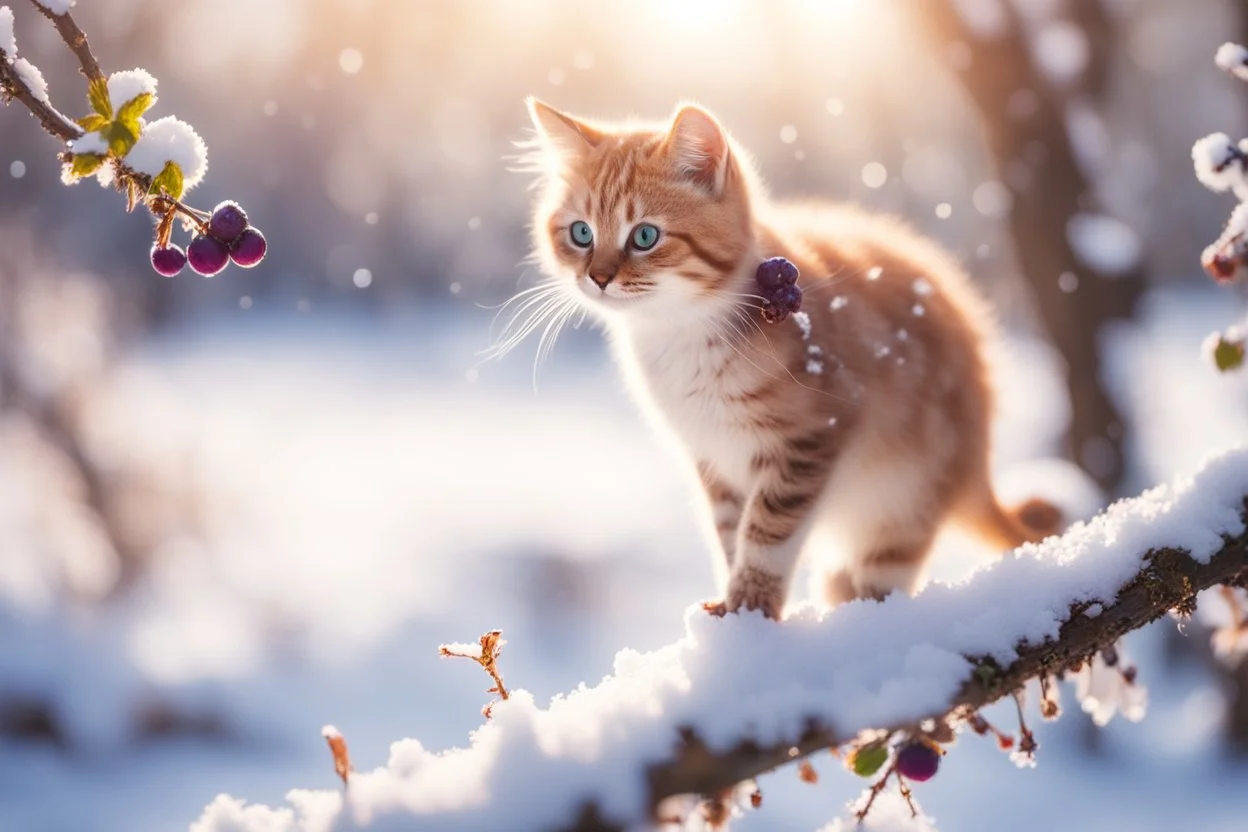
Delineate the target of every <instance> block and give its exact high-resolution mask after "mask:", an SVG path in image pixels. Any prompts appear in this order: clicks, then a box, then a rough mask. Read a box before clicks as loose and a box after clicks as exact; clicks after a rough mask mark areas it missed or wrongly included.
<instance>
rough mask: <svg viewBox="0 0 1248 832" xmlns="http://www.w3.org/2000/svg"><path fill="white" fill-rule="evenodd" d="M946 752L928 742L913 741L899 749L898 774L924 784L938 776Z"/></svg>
mask: <svg viewBox="0 0 1248 832" xmlns="http://www.w3.org/2000/svg"><path fill="white" fill-rule="evenodd" d="M944 753H945V752H944V751H942V750H941V749H940V746H938V745H936V744H935V743H933V742H928V741H926V740H911V741H910V742H907V743H906V744H905V745H903V746H902V747H901V748H899V749H897V762H896V763H895V764H894V766H895V768H896V769H897V773H898V774H899V775H901V776H902V777H905V778H906V779H908V780H913V781H914V782H916V783H923V782H926V781H928V780H931V779H932V778H933V777H935V776H936V772H937V770H938V769H939V768H940V758H941V756H942V755H943V754H944Z"/></svg>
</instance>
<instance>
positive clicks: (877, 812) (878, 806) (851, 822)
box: [819, 786, 937, 832]
mask: <svg viewBox="0 0 1248 832" xmlns="http://www.w3.org/2000/svg"><path fill="white" fill-rule="evenodd" d="M866 795H867V792H863V794H862V797H860V798H859V799H858V800H856V801H854V802H853V803H851V804H850V805H849V806H846V807H845V816H844V817H840V818H837V819H836V820H834V821H832V822H831V823H829V824H828V825H827V826H823V827H821V828H820V829H819V832H937V829H936V824H935V821H934V820H933V819H932V818H930V817H928V816H927V815H926V814H924V813H923V811H922V809H921V808H919V807H918V804H915V805H916V808H919V814H918V817H912V816H911V814H910V806H909V805H907V803H906V801H905V800H904V799H903V798H902V796H901V794H900V792H898V791H897V789H896V788H895V787H893V786H890V787H888V788H886V789H885V790H884V791H883V792H881V793H880V795H879V797H877V798H876V799H875V802H874V803H872V804H871V811H870V813H868V815H867V817H866V818H865V819H864V820H863V821H862V823H861V824H860V823H859V822H858V819H857V818H856V817H855V816H854V812H855V811H856V810H857V808H858V806H859V804H861V803H862V801H863V800H865V799H866Z"/></svg>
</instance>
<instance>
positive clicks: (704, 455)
mask: <svg viewBox="0 0 1248 832" xmlns="http://www.w3.org/2000/svg"><path fill="white" fill-rule="evenodd" d="M614 340H615V351H616V357H617V360H618V361H619V363H620V365H621V367H622V368H623V370H624V374H625V377H626V378H627V379H628V381H629V384H630V387H632V388H633V392H634V394H635V395H637V397H638V399H640V401H641V403H642V405H643V407H645V408H646V409H647V410H648V411H649V412H648V414H647V415H649V416H650V417H651V418H652V419H654V420H655V421H657V422H659V423H660V424H661V425H664V426H666V427H667V428H668V429H669V430H670V431H671V433H673V434H674V435H675V438H676V439H678V440H679V442H680V445H681V446H682V447H683V448H684V450H685V451H686V452H687V453H688V454H689V455H690V456H691V457H692V458H693V460H694V461H695V462H703V463H710V464H711V465H713V466H714V468H715V470H716V472H717V474H718V475H719V476H720V477H721V478H722V479H724V480H725V481H726V482H727V483H729V484H731V485H732V486H734V487H736V488H738V489H740V490H743V491H744V490H747V489H748V486H749V484H750V481H751V479H752V475H751V471H750V463H751V460H753V458H754V456H755V455H756V454H757V453H758V449H759V443H758V436H757V434H756V432H755V431H753V430H751V429H750V428H749V426H748V423H747V422H746V420H745V419H744V418H743V413H742V409H741V405H740V404H739V403H734V397H736V396H738V395H739V394H740V393H741V392H742V390H743V389H744V388H745V387H746V386H747V385H748V383H749V379H748V378H746V377H744V376H745V375H746V372H745V369H744V368H743V367H742V363H743V362H741V361H740V360H739V355H738V354H737V353H736V352H735V351H734V350H733V348H732V347H731V346H730V345H729V344H728V343H727V342H726V341H725V340H724V339H723V338H721V337H716V336H713V335H709V334H708V333H706V332H704V331H702V330H701V328H699V327H689V328H685V329H668V328H664V330H657V331H656V330H645V329H642V330H635V329H630V330H628V331H627V332H621V333H618V337H617V338H615V339H614Z"/></svg>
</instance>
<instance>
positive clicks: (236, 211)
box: [208, 201, 247, 244]
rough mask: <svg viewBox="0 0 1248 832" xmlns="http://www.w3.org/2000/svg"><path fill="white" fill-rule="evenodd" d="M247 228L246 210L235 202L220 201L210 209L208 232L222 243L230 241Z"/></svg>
mask: <svg viewBox="0 0 1248 832" xmlns="http://www.w3.org/2000/svg"><path fill="white" fill-rule="evenodd" d="M246 229H247V212H246V211H244V210H243V209H242V208H240V207H239V205H238V203H237V202H233V201H226V202H222V203H221V204H220V205H218V206H217V207H216V208H213V209H212V218H211V219H209V220H208V233H209V234H210V235H211V236H213V237H216V238H217V239H218V240H220V241H221V242H223V243H227V244H228V243H232V242H234V241H235V240H237V239H238V235H240V234H242V233H243V232H244V231H245V230H246Z"/></svg>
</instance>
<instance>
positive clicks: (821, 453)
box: [527, 98, 1059, 619]
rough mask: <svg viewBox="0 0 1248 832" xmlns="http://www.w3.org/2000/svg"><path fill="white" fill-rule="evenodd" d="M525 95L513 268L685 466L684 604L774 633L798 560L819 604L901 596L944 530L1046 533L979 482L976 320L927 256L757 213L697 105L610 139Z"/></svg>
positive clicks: (900, 231) (956, 284) (985, 316)
mask: <svg viewBox="0 0 1248 832" xmlns="http://www.w3.org/2000/svg"><path fill="white" fill-rule="evenodd" d="M527 104H528V109H529V114H530V116H531V118H532V122H533V126H534V128H535V129H536V138H535V139H534V140H533V142H532V143H531V148H532V149H531V154H530V156H531V161H532V162H533V163H534V165H535V168H536V169H537V170H538V171H539V173H540V177H539V179H538V182H537V185H538V192H539V197H538V199H537V201H536V208H535V213H534V221H533V224H532V236H533V246H534V251H535V257H536V259H537V261H538V262H539V263H540V264H541V266H542V269H543V271H544V272H545V273H546V275H547V277H548V280H549V286H548V287H547V288H550V287H552V286H553V289H551V291H554V292H557V293H561V294H562V295H563V296H564V299H565V300H566V299H567V298H568V297H571V298H574V299H575V302H576V304H577V305H578V307H580V308H584V309H586V310H589V312H590V313H591V314H592V315H594V316H596V317H597V318H599V319H601V321H602V322H604V324H605V328H606V331H607V333H608V336H609V339H610V341H611V344H612V346H613V351H614V353H615V356H616V358H617V360H618V363H619V365H620V366H621V368H622V369H623V372H624V374H625V375H626V377H627V378H628V381H629V382H630V388H631V389H632V390H633V391H634V392H635V393H636V394H638V398H639V399H640V401H641V403H642V405H643V407H644V408H645V409H646V410H647V411H648V412H649V415H650V416H652V417H653V418H654V420H655V421H656V422H657V423H658V424H660V425H663V426H666V428H667V429H668V430H669V431H670V432H671V434H673V435H674V437H675V438H676V439H677V440H678V442H679V444H680V445H681V446H682V447H683V448H684V450H685V452H686V453H687V456H688V458H689V460H690V462H691V463H692V466H691V467H692V468H695V469H696V472H697V476H698V478H699V479H700V481H701V484H702V487H703V490H704V491H705V493H706V505H707V506H708V509H709V511H708V512H706V518H705V519H706V525H707V526H708V531H709V528H710V527H713V528H714V530H715V531H714V534H712V535H711V540H712V543H713V545H714V546H716V547H717V548H719V549H720V550H722V553H723V559H722V566H721V567H720V574H721V577H726V586H724V581H723V580H721V587H722V588H723V589H724V591H723V595H722V598H721V599H719V600H717V601H714V602H708V603H707V604H706V608H707V610H708V611H710V612H712V613H714V614H718V615H722V614H724V613H726V612H735V611H738V610H741V609H745V610H760V611H762V613H763V614H764V615H765V616H767V617H769V618H773V619H779V618H780V617H781V616H782V614H783V610H784V606H785V603H786V600H787V598H788V596H789V592H790V584H791V583H792V581H793V575H794V572H795V569H796V567H797V565H798V562H799V558H800V557H801V555H802V553H803V550H804V549H807V548H810V549H812V550H814V551H813V554H814V556H815V557H816V558H817V561H816V563H815V566H816V567H817V568H816V570H815V571H814V572H813V574H815V575H816V576H817V577H816V582H817V583H818V584H821V590H822V592H823V594H824V596H825V598H826V600H827V601H828V602H829V603H831V604H837V603H842V602H845V601H848V600H850V599H854V598H875V599H882V598H884V597H885V596H886V595H888V594H889V593H890V592H893V591H895V590H900V591H904V592H909V593H913V592H915V591H917V589H918V587H919V585H920V583H921V581H922V578H923V574H924V567H925V564H926V561H927V559H928V555H929V553H930V550H931V547H932V543H933V539H934V538H935V536H936V534H937V532H938V531H939V530H940V529H941V528H942V527H943V526H944V525H945V524H946V523H947V522H953V523H958V524H960V525H962V526H964V527H966V528H967V529H968V530H970V531H972V532H974V533H976V534H977V536H979V537H980V538H982V539H984V540H985V541H987V542H988V543H990V544H991V545H993V546H994V547H998V548H1001V549H1004V548H1012V547H1015V546H1018V545H1020V544H1021V543H1023V542H1024V541H1034V540H1038V539H1040V538H1041V537H1044V536H1046V535H1047V534H1048V533H1050V532H1052V531H1054V530H1055V529H1056V525H1057V523H1058V517H1059V512H1058V510H1057V509H1056V508H1055V507H1053V506H1052V505H1050V504H1048V503H1045V502H1043V501H1041V500H1031V501H1028V502H1027V503H1024V504H1023V505H1022V506H1019V507H1016V508H1014V509H1007V508H1005V507H1003V506H1002V505H1001V503H1000V502H999V501H998V500H997V497H996V495H995V494H994V492H993V488H992V484H991V481H990V468H989V451H990V449H989V427H990V422H991V418H992V406H993V391H992V390H991V388H990V384H989V367H988V362H987V353H988V351H989V350H990V349H991V345H992V339H993V324H992V318H991V315H990V312H989V310H988V309H987V307H986V305H985V303H984V301H983V300H981V298H980V297H979V296H978V295H977V294H976V292H975V291H974V290H973V288H972V286H971V284H970V282H969V280H968V278H967V276H966V275H965V274H964V273H963V271H962V270H961V268H960V267H959V266H958V264H957V263H956V262H955V261H954V259H953V258H952V257H951V256H950V255H949V254H947V253H946V252H945V251H943V250H942V249H941V248H939V247H938V246H937V245H936V244H935V243H934V242H932V241H929V240H927V239H925V238H923V237H921V236H919V235H918V234H916V233H915V232H913V231H911V230H910V229H909V228H907V227H906V226H905V225H903V224H902V223H901V222H899V221H897V220H894V219H891V218H886V217H882V216H875V215H872V214H869V213H867V212H864V211H862V210H860V209H858V208H855V207H851V206H848V205H835V204H831V203H821V202H806V203H801V204H788V203H784V202H779V201H775V200H773V199H771V198H770V197H769V196H768V194H767V192H766V190H765V189H764V187H763V184H762V182H761V181H760V179H759V176H758V174H757V173H756V171H755V168H754V165H753V163H752V162H751V160H750V158H749V157H748V156H747V155H746V153H745V151H744V150H742V148H740V147H739V146H738V145H737V144H736V142H735V141H734V140H733V139H732V138H731V137H730V136H729V135H728V133H727V132H726V131H725V129H724V128H723V127H722V126H721V125H720V123H719V122H718V121H717V120H716V119H715V118H714V116H712V115H711V114H710V113H709V112H707V111H706V110H705V109H702V108H700V107H698V106H695V105H692V104H688V105H683V106H681V107H679V108H678V109H677V111H676V112H675V115H674V116H673V118H672V119H671V121H670V123H667V124H662V125H642V124H628V125H622V126H613V125H610V124H606V123H599V122H591V121H589V120H586V119H582V118H576V117H573V116H571V115H568V114H565V113H563V112H560V111H559V110H556V109H555V108H553V107H551V106H549V105H548V104H545V103H543V102H541V101H538V100H536V99H533V98H530V99H528V102H527ZM774 256H782V257H785V258H787V259H788V260H790V261H792V262H793V263H794V264H796V266H797V267H798V269H799V270H800V274H801V280H800V282H799V284H798V285H799V287H801V288H802V289H803V290H804V293H805V295H804V299H803V302H802V309H803V311H802V312H800V313H798V314H797V315H795V316H793V318H792V319H790V320H785V321H782V322H778V323H774V324H769V323H765V322H764V321H763V319H762V318H761V316H760V312H759V309H760V305H759V304H760V300H761V298H760V297H759V295H758V294H757V292H758V287H757V284H756V281H755V270H756V268H757V267H758V265H759V264H760V263H761V262H762V261H763V260H764V259H766V258H770V257H774ZM816 537H819V538H822V540H821V545H818V546H813V545H811V546H808V542H809V541H811V540H812V539H814V538H816ZM829 553H834V554H835V556H834V557H829V556H828V554H829Z"/></svg>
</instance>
